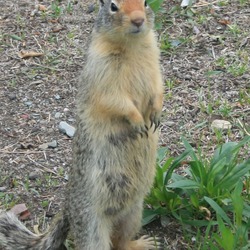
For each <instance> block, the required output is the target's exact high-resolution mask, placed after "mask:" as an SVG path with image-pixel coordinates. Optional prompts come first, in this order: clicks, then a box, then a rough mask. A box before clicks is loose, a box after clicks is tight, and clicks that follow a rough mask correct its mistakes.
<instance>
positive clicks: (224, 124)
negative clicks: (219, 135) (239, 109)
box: [211, 120, 232, 129]
mask: <svg viewBox="0 0 250 250" xmlns="http://www.w3.org/2000/svg"><path fill="white" fill-rule="evenodd" d="M211 127H212V128H217V129H230V128H231V127H232V124H231V123H230V122H229V121H225V120H213V122H212V124H211Z"/></svg>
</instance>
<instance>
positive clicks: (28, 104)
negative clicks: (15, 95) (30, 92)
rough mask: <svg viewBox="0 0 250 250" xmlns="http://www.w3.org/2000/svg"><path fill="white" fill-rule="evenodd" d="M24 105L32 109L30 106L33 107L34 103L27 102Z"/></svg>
mask: <svg viewBox="0 0 250 250" xmlns="http://www.w3.org/2000/svg"><path fill="white" fill-rule="evenodd" d="M24 104H25V105H27V106H28V107H30V106H32V104H33V102H31V101H27V102H25V103H24Z"/></svg>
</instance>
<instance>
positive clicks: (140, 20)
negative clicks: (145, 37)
mask: <svg viewBox="0 0 250 250" xmlns="http://www.w3.org/2000/svg"><path fill="white" fill-rule="evenodd" d="M131 22H132V24H134V25H135V26H136V27H137V28H140V27H141V26H142V24H143V23H144V18H141V17H140V18H136V19H133V20H131Z"/></svg>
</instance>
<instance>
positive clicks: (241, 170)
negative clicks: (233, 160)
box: [216, 159, 250, 190]
mask: <svg viewBox="0 0 250 250" xmlns="http://www.w3.org/2000/svg"><path fill="white" fill-rule="evenodd" d="M249 171H250V159H249V160H247V161H245V162H243V163H241V164H238V165H236V166H235V168H234V169H233V170H232V171H231V172H230V173H228V175H227V176H225V178H223V179H222V180H221V181H220V183H219V184H218V185H217V186H216V188H220V189H222V188H223V189H228V190H232V189H233V188H234V187H235V185H236V184H237V183H238V180H239V179H240V178H241V177H243V176H244V175H245V174H246V173H248V172H249Z"/></svg>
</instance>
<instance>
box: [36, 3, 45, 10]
mask: <svg viewBox="0 0 250 250" xmlns="http://www.w3.org/2000/svg"><path fill="white" fill-rule="evenodd" d="M38 9H39V10H40V11H46V10H47V8H46V6H44V5H42V4H39V5H38Z"/></svg>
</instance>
